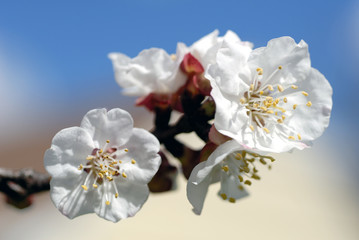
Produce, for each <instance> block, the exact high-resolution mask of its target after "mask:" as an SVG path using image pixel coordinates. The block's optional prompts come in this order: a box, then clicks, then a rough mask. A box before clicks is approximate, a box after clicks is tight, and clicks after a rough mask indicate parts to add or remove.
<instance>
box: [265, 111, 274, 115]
mask: <svg viewBox="0 0 359 240" xmlns="http://www.w3.org/2000/svg"><path fill="white" fill-rule="evenodd" d="M266 113H268V114H273V113H274V111H272V110H269V111H267V112H266Z"/></svg>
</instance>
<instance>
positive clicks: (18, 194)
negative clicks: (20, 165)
mask: <svg viewBox="0 0 359 240" xmlns="http://www.w3.org/2000/svg"><path fill="white" fill-rule="evenodd" d="M49 189H50V176H49V175H48V174H47V173H39V172H35V171H34V170H33V169H26V168H25V169H21V170H17V171H14V170H11V169H4V168H0V192H2V193H4V194H5V195H6V196H7V203H9V204H11V205H13V206H15V207H17V208H25V207H28V206H30V205H31V198H30V196H31V195H32V194H34V193H38V192H42V191H48V190H49Z"/></svg>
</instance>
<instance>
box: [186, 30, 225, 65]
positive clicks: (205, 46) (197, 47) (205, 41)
mask: <svg viewBox="0 0 359 240" xmlns="http://www.w3.org/2000/svg"><path fill="white" fill-rule="evenodd" d="M218 33H219V31H218V30H214V31H213V32H211V33H210V34H208V35H206V36H204V37H202V38H201V39H199V40H198V41H197V42H195V43H193V44H192V46H191V47H190V50H191V53H192V55H193V56H194V57H195V58H197V60H198V61H200V62H201V63H202V61H203V59H204V56H205V54H206V53H207V51H208V50H209V49H210V48H211V47H213V46H214V45H215V44H217V38H218Z"/></svg>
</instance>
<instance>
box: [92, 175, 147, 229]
mask: <svg viewBox="0 0 359 240" xmlns="http://www.w3.org/2000/svg"><path fill="white" fill-rule="evenodd" d="M116 185H117V189H118V198H115V195H114V194H112V193H111V195H110V196H109V198H108V199H106V196H105V195H102V199H101V200H100V203H99V204H98V205H97V206H95V212H96V214H97V215H98V216H99V217H102V218H105V219H106V220H109V221H112V222H118V221H119V220H121V219H125V218H127V217H132V216H134V215H135V214H136V213H137V212H138V211H139V210H140V209H141V207H142V205H143V204H144V203H145V202H146V200H147V198H148V195H149V190H148V187H147V185H144V184H138V183H134V182H129V181H127V182H121V183H118V182H117V183H116ZM107 190H108V192H113V193H114V189H113V188H110V187H109V188H108V189H107ZM107 200H108V201H110V204H109V205H107V204H106V201H107Z"/></svg>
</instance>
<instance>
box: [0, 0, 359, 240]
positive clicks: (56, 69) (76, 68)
mask: <svg viewBox="0 0 359 240" xmlns="http://www.w3.org/2000/svg"><path fill="white" fill-rule="evenodd" d="M214 29H219V30H220V32H221V34H222V35H223V34H224V33H225V32H226V31H227V30H228V29H231V30H233V31H235V32H236V33H237V34H238V35H239V36H240V37H241V39H242V40H246V41H251V42H253V43H254V45H255V47H261V46H265V45H266V43H267V41H269V40H270V39H272V38H275V37H280V36H284V35H289V36H291V37H293V38H294V39H295V40H296V41H297V42H299V41H300V40H301V39H304V40H305V41H306V42H307V43H308V44H309V50H310V54H311V60H312V66H313V67H315V68H317V69H319V70H320V71H321V72H322V73H323V74H324V75H325V76H326V77H327V79H328V80H329V82H330V83H331V84H332V86H333V89H334V96H333V101H334V106H333V111H332V118H331V123H330V126H329V128H328V129H327V131H326V132H325V134H324V135H323V136H322V137H321V138H320V139H318V140H317V141H316V142H315V144H314V147H313V148H312V149H309V150H305V151H301V152H300V151H294V153H292V154H282V155H278V156H276V157H277V159H278V161H277V162H276V164H275V165H274V169H273V170H271V171H265V170H262V176H263V177H262V179H263V180H261V181H260V182H257V183H256V184H254V186H252V187H251V189H250V191H251V195H250V196H249V197H247V198H245V199H243V200H242V201H239V202H237V203H236V204H235V205H233V204H229V203H228V202H224V201H222V200H220V199H219V198H218V197H217V196H216V193H217V191H218V188H219V186H216V185H214V186H212V187H211V189H210V192H209V196H208V198H207V200H206V203H205V208H204V211H203V214H202V216H200V217H198V216H195V215H194V214H193V213H192V212H191V206H190V204H189V203H188V201H187V199H186V196H185V181H184V180H183V179H182V178H180V179H179V183H178V189H177V190H176V191H173V192H170V193H166V194H153V195H151V196H150V199H149V201H148V202H147V203H146V204H145V205H144V207H143V210H141V211H140V212H139V213H138V215H137V216H136V217H134V218H132V219H127V220H123V221H121V222H120V223H117V224H113V223H110V222H106V221H104V220H102V219H99V218H97V217H96V216H94V215H87V216H83V217H80V218H77V219H75V220H72V221H70V220H68V219H66V218H65V217H63V216H62V215H61V214H60V213H59V212H58V211H57V209H56V208H54V207H53V205H52V202H51V200H50V198H49V194H48V193H43V194H38V195H37V196H35V199H34V204H33V206H32V207H30V208H28V209H26V210H17V209H14V208H12V207H11V206H8V205H6V204H5V203H4V201H3V200H4V196H2V195H1V196H0V239H4V240H7V239H37V240H40V239H66V238H68V239H75V238H77V239H82V238H86V239H98V238H100V237H104V238H107V237H112V238H113V237H115V238H122V239H137V238H141V239H142V238H143V237H146V238H149V239H195V238H196V239H198V238H200V239H204V238H205V239H218V238H221V239H225V238H236V239H240V238H243V239H333V240H334V239H345V240H346V239H349V240H356V239H359V228H358V226H359V190H358V189H359V177H358V176H359V174H358V172H359V163H358V160H359V159H358V157H357V152H356V148H357V136H358V133H359V131H358V130H359V127H358V125H357V123H358V117H359V114H358V110H359V108H358V103H357V102H358V101H357V99H356V97H357V94H358V90H359V71H358V67H359V64H358V63H359V2H358V1H350V0H337V1H335V0H326V1H324V0H318V1H313V0H302V1H288V0H287V1H284V0H280V1H279V0H278V1H277V0H270V1H269V0H258V1H239V0H221V1H219V0H217V1H213V0H206V1H204V0H197V1H194V0H131V1H130V0H128V1H66V0H63V1H35V0H34V1H1V2H0V109H1V112H0V156H1V158H0V167H6V168H22V167H32V168H35V169H36V170H38V171H44V168H43V166H42V159H43V153H44V151H45V150H46V149H47V148H48V147H49V146H50V144H51V139H52V137H53V136H54V135H55V134H56V132H58V131H59V130H61V129H63V128H65V127H70V126H75V125H79V124H80V121H81V119H82V117H83V115H84V114H85V113H86V112H87V111H88V110H90V109H93V108H99V107H106V108H113V107H121V108H124V109H126V110H128V111H130V112H131V113H132V114H133V115H134V118H135V123H136V125H137V126H140V127H144V128H147V129H150V128H151V117H152V116H151V114H149V113H148V112H147V111H146V110H144V109H140V108H134V107H133V102H134V99H133V98H129V97H124V96H122V95H121V89H120V88H119V87H118V86H117V85H116V83H115V81H114V77H113V70H112V65H111V62H110V60H109V59H108V58H107V54H108V53H109V52H122V53H125V54H127V55H129V56H131V57H134V56H136V55H137V54H138V53H139V52H140V51H141V50H143V49H145V48H150V47H160V48H164V49H165V50H167V51H168V52H169V53H171V52H175V48H176V43H177V42H178V41H182V42H184V43H186V44H187V45H190V44H192V43H193V42H194V41H196V40H198V39H199V38H200V37H202V36H204V35H206V34H208V33H210V32H212V31H213V30H214ZM143 119H147V120H146V121H144V120H143ZM193 144H195V143H193Z"/></svg>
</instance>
